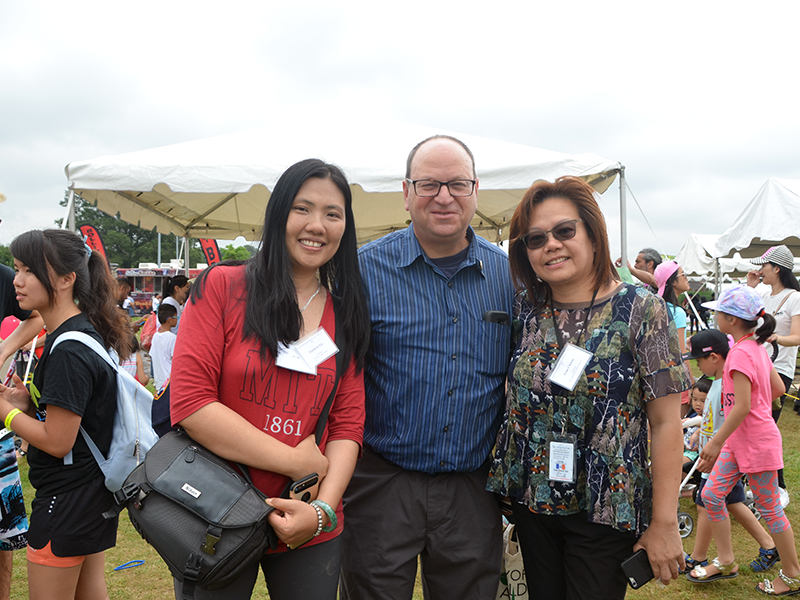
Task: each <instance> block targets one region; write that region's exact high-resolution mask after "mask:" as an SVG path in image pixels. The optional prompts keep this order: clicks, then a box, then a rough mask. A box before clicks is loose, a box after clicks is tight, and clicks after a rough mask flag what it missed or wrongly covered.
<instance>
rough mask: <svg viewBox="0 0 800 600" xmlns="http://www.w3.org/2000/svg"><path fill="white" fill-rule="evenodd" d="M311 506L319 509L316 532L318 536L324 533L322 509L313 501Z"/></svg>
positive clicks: (315, 534)
mask: <svg viewBox="0 0 800 600" xmlns="http://www.w3.org/2000/svg"><path fill="white" fill-rule="evenodd" d="M311 508H313V509H314V510H315V511H317V531H316V532H314V537H317V536H318V535H319V534H320V533H322V511H321V510H320V509H319V506H317V505H316V504H314V503H312V504H311Z"/></svg>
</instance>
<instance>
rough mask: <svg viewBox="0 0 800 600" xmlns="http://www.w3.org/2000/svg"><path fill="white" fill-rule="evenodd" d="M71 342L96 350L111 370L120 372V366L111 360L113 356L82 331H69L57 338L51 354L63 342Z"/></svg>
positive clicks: (51, 348)
mask: <svg viewBox="0 0 800 600" xmlns="http://www.w3.org/2000/svg"><path fill="white" fill-rule="evenodd" d="M70 340H73V341H76V342H80V343H82V344H84V345H85V346H88V347H89V348H91V349H92V350H94V351H95V352H96V353H97V355H98V356H99V357H100V358H102V359H103V360H105V361H106V362H107V363H108V364H109V365H110V366H111V368H112V369H114V371H118V370H119V365H118V364H117V363H116V362H114V359H113V358H111V355H110V354H109V353H108V350H106V349H105V348H103V346H101V345H100V342H98V341H97V340H96V339H94V338H93V337H92V336H90V335H89V334H86V333H83V332H82V331H67V332H66V333H62V334H61V335H60V336H58V337H57V338H56V341H55V342H53V345H52V346H51V347H50V354H52V353H53V350H55V347H56V346H58V345H59V344H60V343H61V342H67V341H70Z"/></svg>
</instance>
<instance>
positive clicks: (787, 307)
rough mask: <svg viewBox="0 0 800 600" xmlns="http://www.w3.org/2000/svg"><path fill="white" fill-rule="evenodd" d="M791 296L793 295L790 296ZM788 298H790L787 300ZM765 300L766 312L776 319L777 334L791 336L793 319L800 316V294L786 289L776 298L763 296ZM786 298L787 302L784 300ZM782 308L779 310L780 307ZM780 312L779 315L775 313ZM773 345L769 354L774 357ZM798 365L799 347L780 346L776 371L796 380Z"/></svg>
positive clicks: (768, 347) (768, 295) (769, 347)
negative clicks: (795, 371)
mask: <svg viewBox="0 0 800 600" xmlns="http://www.w3.org/2000/svg"><path fill="white" fill-rule="evenodd" d="M789 294H791V295H790V296H789ZM786 296H789V297H788V298H786ZM762 298H763V299H764V312H768V313H769V314H771V315H773V316H774V317H775V321H776V323H775V333H777V334H778V335H789V333H790V332H791V329H792V317H794V316H796V315H800V292H798V291H796V290H793V289H790V288H786V289H784V290H782V291H780V292H778V293H777V294H775V295H774V296H770V294H769V293H766V294H764V296H762ZM784 298H786V302H783V299H784ZM781 302H783V306H781V308H780V310H778V306H780V304H781ZM776 310H778V312H777V314H776V313H775V311H776ZM771 346H772V345H771V344H768V345H767V353H768V354H769V355H770V356H772V347H771ZM796 363H797V346H781V345H778V358H776V359H775V363H774V365H775V370H776V371H777V372H778V373H780V374H781V375H786V376H787V377H791V378H794V368H795V364H796Z"/></svg>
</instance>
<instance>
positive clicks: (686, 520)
mask: <svg viewBox="0 0 800 600" xmlns="http://www.w3.org/2000/svg"><path fill="white" fill-rule="evenodd" d="M678 531H679V532H680V534H681V537H682V538H686V537H689V536H690V535H691V534H692V531H694V519H693V518H692V515H690V514H689V513H685V512H679V513H678Z"/></svg>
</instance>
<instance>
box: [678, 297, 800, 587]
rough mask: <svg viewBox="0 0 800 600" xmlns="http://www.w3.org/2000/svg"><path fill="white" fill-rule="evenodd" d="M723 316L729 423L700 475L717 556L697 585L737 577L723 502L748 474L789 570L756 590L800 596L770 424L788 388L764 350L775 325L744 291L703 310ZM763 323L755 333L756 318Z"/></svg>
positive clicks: (704, 457) (779, 455) (697, 575)
mask: <svg viewBox="0 0 800 600" xmlns="http://www.w3.org/2000/svg"><path fill="white" fill-rule="evenodd" d="M703 306H706V307H708V308H711V309H712V310H716V311H717V327H718V328H719V330H720V331H722V332H723V333H725V334H728V335H731V336H733V339H734V345H733V348H731V349H730V351H729V352H728V357H727V359H726V361H725V368H724V372H723V377H722V407H723V411H724V412H725V423H724V424H723V425H722V427H721V428H720V429H719V431H718V432H717V433H716V435H715V436H714V437H713V438H711V440H709V441H708V442H707V443H706V445H705V446H704V448H703V450H702V452H701V453H700V458H699V459H698V462H697V465H698V469H699V470H700V471H701V472H705V473H707V472H709V471H710V472H711V474H710V476H709V478H708V483H707V484H706V486H705V488H704V489H703V492H702V499H703V502H704V503H705V505H706V511H707V513H708V518H709V519H710V521H711V529H712V531H713V533H714V539H715V540H716V543H717V550H718V551H719V556H718V557H717V558H715V559H714V560H713V561H712V564H711V565H708V566H707V567H697V568H695V569H693V570H692V571H691V572H690V573H689V574H687V578H688V579H689V580H690V581H694V582H698V583H699V582H708V581H716V580H719V579H731V578H733V577H736V576H737V575H738V574H739V566H738V565H737V564H736V563H735V562H734V555H733V546H732V543H731V525H730V519H729V518H728V511H727V508H726V506H725V497H726V496H727V495H728V493H729V492H730V490H731V489H732V488H733V486H734V485H735V483H736V482H737V481H738V479H739V477H740V476H741V474H742V473H746V474H747V477H748V481H749V483H750V488H751V490H752V491H753V497H754V499H755V502H756V505H757V506H758V508H759V510H760V511H761V514H762V516H763V517H764V520H765V521H766V523H767V526H768V528H769V530H770V532H771V534H772V537H773V539H774V540H775V546H776V548H777V549H778V553H779V554H780V557H781V561H782V563H783V567H784V568H783V569H782V570H781V571H780V573H779V576H778V577H777V578H776V579H774V580H773V581H770V580H769V579H765V580H764V581H763V582H762V583H761V584H759V585H758V586H757V589H758V590H759V591H760V592H762V593H764V594H767V595H770V596H777V595H780V596H783V595H788V593H798V592H800V564H798V562H797V551H796V549H795V545H794V532H793V531H792V526H791V524H790V523H789V520H788V519H787V518H786V515H785V514H784V512H783V508H782V507H781V503H780V496H779V493H778V476H777V470H778V469H780V468H782V467H783V452H782V447H781V434H780V432H779V431H778V427H777V425H775V421H773V420H772V413H771V410H772V400H773V399H774V398H778V397H779V396H780V395H781V394H782V393H783V391H784V390H785V388H784V386H783V382H782V381H781V379H780V377H779V376H778V373H777V372H776V371H775V369H774V368H773V367H772V363H771V362H770V360H769V357H768V356H767V354H766V352H765V351H764V348H763V347H762V346H761V344H763V343H764V342H765V341H766V339H767V338H768V337H769V336H770V335H772V333H773V331H774V328H775V319H774V318H773V317H772V315H770V314H767V313H765V312H764V303H763V301H762V300H761V297H760V296H759V295H758V294H757V293H755V292H754V291H753V290H752V289H750V288H748V287H746V286H734V287H732V288H730V289H728V290H725V291H724V292H723V293H722V295H721V296H720V298H719V300H718V301H717V302H709V303H706V304H704V305H703ZM759 318H761V319H763V321H764V323H763V325H762V326H761V327H759V328H758V330H756V326H757V324H758V323H757V322H758V319H759Z"/></svg>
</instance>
